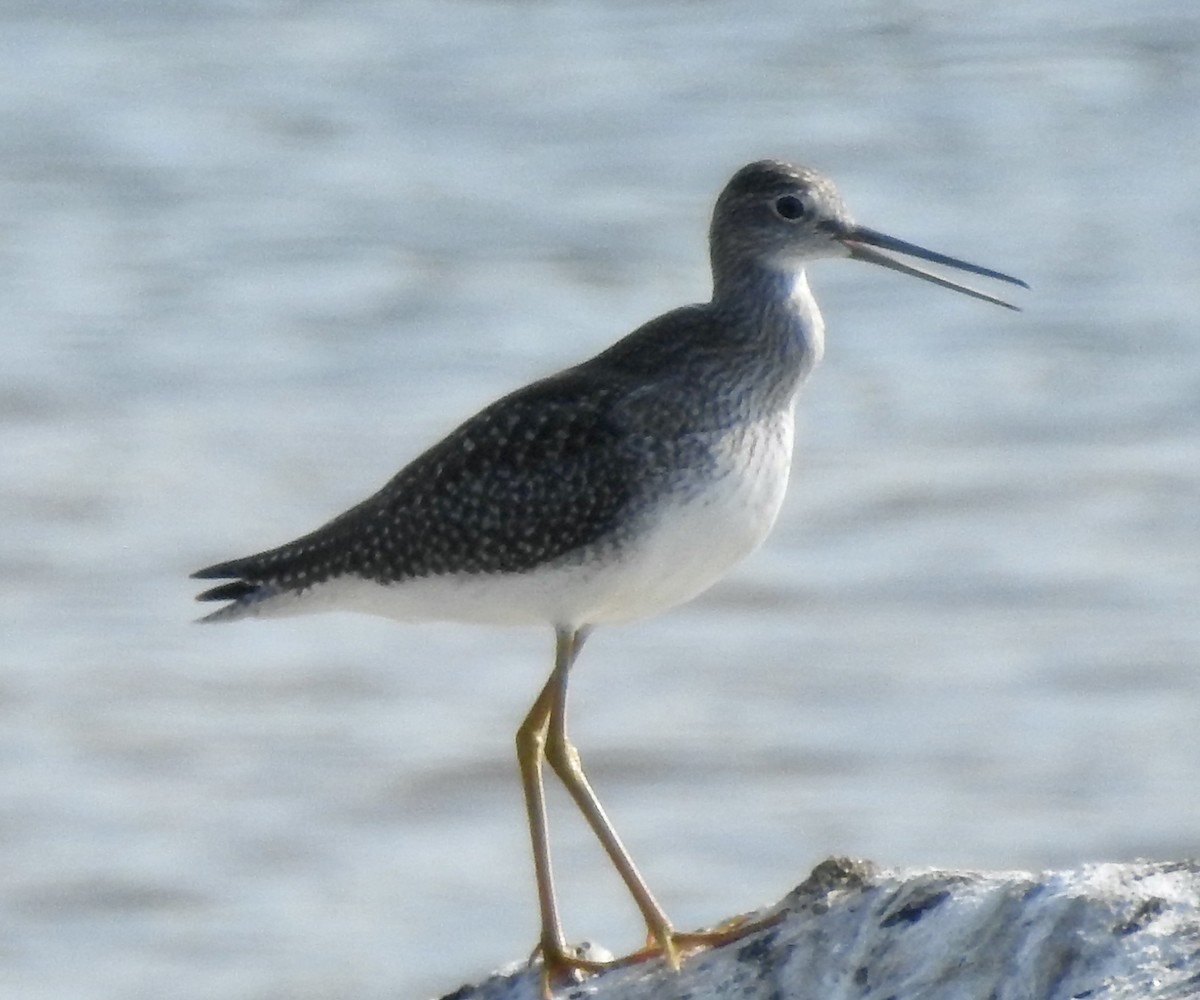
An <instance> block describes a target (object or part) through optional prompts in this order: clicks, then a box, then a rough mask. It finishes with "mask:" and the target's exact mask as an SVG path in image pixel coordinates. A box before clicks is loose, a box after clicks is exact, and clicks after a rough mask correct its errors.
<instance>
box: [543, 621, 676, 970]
mask: <svg viewBox="0 0 1200 1000" xmlns="http://www.w3.org/2000/svg"><path fill="white" fill-rule="evenodd" d="M557 638H558V644H557V655H556V661H557V662H558V663H559V664H562V665H563V669H562V671H561V680H560V683H558V684H557V685H556V686H555V687H554V697H553V700H552V701H551V704H550V706H549V707H550V715H549V718H548V720H547V731H546V743H545V756H546V762H547V763H548V764H549V765H550V767H551V768H552V769H553V770H554V773H555V774H557V775H558V777H559V780H560V781H562V783H563V786H564V787H565V788H566V790H567V791H568V792H569V793H570V795H571V798H572V799H574V800H575V804H576V806H578V807H579V811H580V812H581V813H583V817H584V819H586V820H587V822H588V825H589V826H590V827H591V828H592V832H593V833H595V834H596V838H597V839H598V840H599V841H600V845H601V846H602V847H603V848H604V851H605V853H606V854H607V855H608V857H609V859H610V860H611V861H612V863H613V867H614V868H616V870H617V873H618V874H619V875H620V876H621V880H622V881H623V882H624V883H625V887H626V888H627V889H628V890H629V893H630V895H632V896H633V899H634V902H635V903H637V907H638V909H639V910H641V913H642V919H643V920H645V922H646V932H647V936H648V939H649V943H650V944H651V946H652V947H653V946H657V948H658V949H659V950H660V951H661V953H662V955H663V956H664V957H665V958H666V960H667V961H668V962H669V963H670V964H671V967H672V968H675V969H678V968H679V952H678V950H677V949H676V947H675V941H674V930H673V929H672V927H671V922H670V920H668V919H667V915H666V914H665V913H664V912H663V910H662V907H661V906H659V905H658V903H657V901H656V900H655V899H654V896H653V895H652V894H651V892H650V889H649V888H648V887H647V885H646V882H645V880H644V879H643V878H642V876H641V873H640V872H639V871H638V870H637V867H636V866H635V865H634V863H633V859H632V858H631V857H630V856H629V852H628V851H627V850H626V849H625V845H624V844H622V843H621V838H620V836H619V835H618V834H617V831H616V830H615V829H614V828H613V825H612V823H611V822H609V819H608V816H606V815H605V813H604V807H603V806H601V805H600V800H599V799H598V798H597V797H596V793H595V792H594V791H593V790H592V786H591V784H590V783H589V782H588V780H587V777H586V776H585V775H584V773H583V765H582V763H581V762H580V759H579V751H577V750H576V749H575V747H574V745H572V743H571V741H570V740H569V739H568V738H567V672H568V671H569V669H570V667H571V664H572V663H574V662H575V658H576V657H577V656H578V655H579V650H580V648H581V647H582V646H583V641H584V640H585V639H586V638H587V632H586V631H585V630H580V631H577V632H566V631H560V632H559V633H558V637H557ZM555 673H556V674H558V673H559V670H558V668H557V667H556V669H555Z"/></svg>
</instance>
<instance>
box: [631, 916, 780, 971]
mask: <svg viewBox="0 0 1200 1000" xmlns="http://www.w3.org/2000/svg"><path fill="white" fill-rule="evenodd" d="M783 917H784V913H783V912H779V913H772V914H771V915H770V916H767V917H762V918H759V919H757V920H753V919H751V916H750V914H748V913H742V914H739V915H738V916H736V917H730V918H729V919H728V920H725V921H722V922H721V923H719V924H717V926H716V927H709V928H706V929H705V930H699V931H675V930H672V929H671V928H670V927H665V928H655V927H650V928H648V933H647V936H646V947H645V948H642V949H641V950H640V951H635V952H633V953H632V954H631V955H626V956H625V957H624V958H621V959H618V960H617V962H615V963H613V964H616V965H625V964H627V963H628V964H633V963H636V962H645V961H648V960H649V959H652V958H659V957H661V958H663V959H665V960H666V962H667V964H668V965H669V966H671V968H672V969H674V970H675V971H676V972H678V971H679V966H680V962H681V960H682V958H683V956H685V955H687V954H690V953H692V952H695V951H702V950H703V949H705V948H719V947H720V946H721V945H725V944H729V943H730V942H731V941H737V940H738V939H739V938H743V937H746V936H747V935H749V934H754V933H755V932H756V931H760V930H763V929H765V928H767V927H771V926H773V925H775V924H777V923H779V921H780V920H782V919H783Z"/></svg>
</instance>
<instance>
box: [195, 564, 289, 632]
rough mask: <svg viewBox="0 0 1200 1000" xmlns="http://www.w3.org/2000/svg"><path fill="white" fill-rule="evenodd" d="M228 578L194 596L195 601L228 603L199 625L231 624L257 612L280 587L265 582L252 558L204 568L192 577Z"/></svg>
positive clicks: (198, 578) (206, 616) (260, 569)
mask: <svg viewBox="0 0 1200 1000" xmlns="http://www.w3.org/2000/svg"><path fill="white" fill-rule="evenodd" d="M222 578H232V579H229V582H228V583H222V584H218V585H217V586H215V587H211V588H210V589H208V590H205V591H202V592H201V593H199V594H197V595H196V600H197V601H227V602H229V603H227V604H226V605H225V606H224V607H223V608H218V609H217V610H216V611H213V612H211V613H210V614H207V615H205V616H204V617H203V618H201V619H200V621H202V622H214V621H232V620H234V619H237V618H243V617H245V616H246V615H252V614H255V613H256V609H255V605H257V604H259V602H261V601H264V600H266V599H267V598H268V597H273V596H275V595H276V594H278V593H279V588H278V587H276V586H274V585H273V584H271V583H269V582H268V581H267V580H266V579H264V574H263V572H262V568H261V567H260V566H259V565H258V560H257V559H256V558H254V557H250V558H248V559H233V560H230V561H229V562H223V563H216V564H215V565H213V566H206V567H205V568H204V569H201V570H197V571H196V572H195V573H193V574H192V579H194V580H220V579H222Z"/></svg>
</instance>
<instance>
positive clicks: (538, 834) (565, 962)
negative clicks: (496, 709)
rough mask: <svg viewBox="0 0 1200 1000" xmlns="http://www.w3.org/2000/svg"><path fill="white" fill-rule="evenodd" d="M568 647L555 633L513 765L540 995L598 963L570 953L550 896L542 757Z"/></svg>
mask: <svg viewBox="0 0 1200 1000" xmlns="http://www.w3.org/2000/svg"><path fill="white" fill-rule="evenodd" d="M568 652H569V647H567V646H564V643H563V639H562V635H561V633H560V637H559V641H558V651H557V653H556V656H555V662H554V672H553V673H552V674H551V675H550V679H549V680H548V681H547V682H546V686H545V687H543V688H542V690H541V693H540V694H539V695H538V696H537V699H536V700H535V701H534V703H533V706H532V707H531V708H530V709H529V714H528V715H526V716H525V721H524V722H522V723H521V725H520V728H518V729H517V764H518V766H519V767H520V770H521V787H522V789H523V790H524V793H525V811H526V814H527V816H528V819H529V837H530V841H531V842H532V847H533V866H534V875H535V878H536V880H537V894H538V910H539V912H540V914H541V921H542V930H541V936H540V938H539V939H538V946H537V952H536V953H537V954H540V955H541V958H542V973H541V976H542V982H541V987H542V996H543V997H545V998H546V1000H550V997H551V983H552V981H553V980H555V979H559V978H562V977H563V976H565V975H569V974H570V973H572V972H574V971H576V970H578V971H581V972H597V971H599V970H600V969H601V968H602V967H603V965H602V964H601V963H598V962H588V961H585V960H583V959H580V958H578V957H577V956H575V955H573V954H570V953H569V952H568V949H567V943H566V938H565V937H564V935H563V930H562V923H561V921H560V920H559V918H558V904H557V902H556V900H555V897H554V873H553V870H552V868H551V865H550V836H549V826H548V824H547V820H546V792H545V788H544V786H543V784H542V763H543V761H544V760H545V756H546V733H547V730H548V729H549V726H550V716H551V713H552V711H553V707H554V704H555V702H556V701H557V700H558V698H559V690H560V689H565V687H566V676H567V671H568V670H569V669H570V666H571V662H570V657H568V656H567V655H566V654H567V653H568Z"/></svg>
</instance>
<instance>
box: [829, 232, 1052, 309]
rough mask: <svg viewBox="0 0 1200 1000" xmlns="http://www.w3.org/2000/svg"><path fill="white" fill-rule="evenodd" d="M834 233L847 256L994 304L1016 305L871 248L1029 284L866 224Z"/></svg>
mask: <svg viewBox="0 0 1200 1000" xmlns="http://www.w3.org/2000/svg"><path fill="white" fill-rule="evenodd" d="M836 235H837V238H838V239H839V240H840V241H841V242H842V243H843V244H845V246H846V249H847V250H849V251H850V256H851V257H853V258H854V259H855V260H865V261H867V262H868V263H870V264H879V265H881V266H883V267H890V268H891V269H892V270H893V271H899V272H900V273H901V274H911V275H913V276H914V277H917V278H924V279H925V280H926V281H932V282H933V283H934V284H935V285H941V286H942V287H943V288H953V289H954V290H955V291H956V292H962V293H963V294H964V295H970V296H972V297H973V298H976V299H983V301H984V302H994V303H996V305H998V306H1004V308H1005V309H1018V307H1017V306H1014V305H1013V304H1012V303H1011V302H1005V301H1004V300H1003V299H998V298H996V297H995V296H994V295H988V294H987V293H986V292H980V291H977V290H976V289H974V288H970V287H968V286H967V285H960V284H958V283H957V282H954V281H950V280H949V279H948V278H943V277H942V276H941V275H939V274H934V273H933V272H932V271H926V270H923V269H921V268H919V267H913V266H912V265H910V264H905V263H904V262H903V261H899V260H896V258H895V257H891V256H889V255H888V254H885V253H880V252H879V250H876V249H874V248H875V247H879V248H880V249H881V250H891V251H892V252H893V253H902V254H904V255H905V256H907V257H919V258H920V259H921V260H928V261H931V262H932V263H934V264H941V265H942V266H943V267H953V268H956V269H957V270H959V271H970V272H971V273H972V274H980V275H983V276H984V277H985V278H994V279H995V280H996V281H1007V282H1008V283H1009V284H1012V285H1020V286H1021V287H1022V288H1028V287H1029V286H1028V285H1027V284H1025V282H1023V281H1022V280H1021V279H1020V278H1014V277H1013V276H1012V275H1010V274H1001V273H1000V272H999V271H993V270H991V269H990V268H986V267H980V266H979V265H978V264H968V263H967V262H966V261H965V260H959V259H958V258H956V257H947V256H946V255H945V254H941V253H935V252H934V251H933V250H926V249H925V248H924V247H919V246H917V245H916V244H914V243H905V242H904V240H898V239H896V238H895V237H894V236H888V235H886V234H885V233H880V232H876V231H875V230H874V229H868V228H867V227H866V226H849V227H848V228H846V229H843V230H842V231H841V232H838V233H837V234H836ZM1018 311H1019V310H1018Z"/></svg>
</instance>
